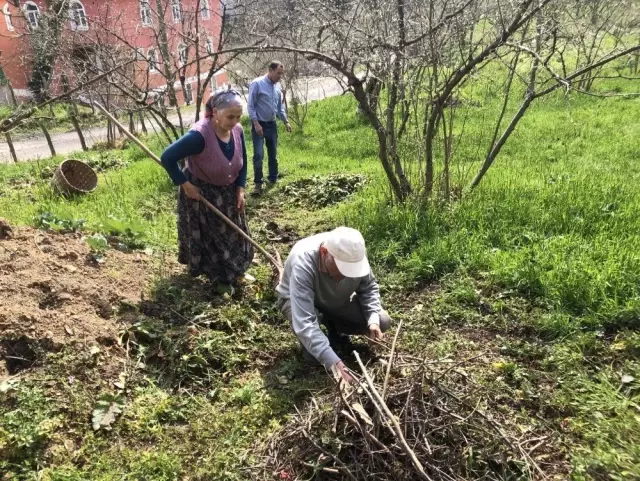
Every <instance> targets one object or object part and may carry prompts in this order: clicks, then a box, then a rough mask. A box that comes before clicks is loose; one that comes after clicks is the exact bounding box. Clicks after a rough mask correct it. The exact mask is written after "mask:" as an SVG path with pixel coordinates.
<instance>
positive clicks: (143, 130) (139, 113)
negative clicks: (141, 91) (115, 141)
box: [138, 111, 148, 134]
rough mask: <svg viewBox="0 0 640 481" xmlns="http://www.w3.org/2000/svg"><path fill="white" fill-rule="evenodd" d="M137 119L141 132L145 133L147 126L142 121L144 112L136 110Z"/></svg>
mask: <svg viewBox="0 0 640 481" xmlns="http://www.w3.org/2000/svg"><path fill="white" fill-rule="evenodd" d="M138 119H139V120H140V130H141V131H142V133H143V134H147V133H148V132H147V126H146V125H145V123H144V114H143V113H142V111H140V112H138Z"/></svg>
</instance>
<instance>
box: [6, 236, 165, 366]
mask: <svg viewBox="0 0 640 481" xmlns="http://www.w3.org/2000/svg"><path fill="white" fill-rule="evenodd" d="M157 264H158V263H157V262H156V261H155V260H154V258H153V257H152V256H150V255H147V254H145V253H143V252H132V253H125V252H120V251H118V250H115V249H109V250H108V251H107V252H106V254H105V255H104V260H103V262H102V263H100V264H98V263H97V262H96V261H95V260H94V259H93V257H92V256H91V254H90V251H89V247H88V245H87V244H86V243H85V242H84V241H83V239H82V235H81V234H77V233H73V234H59V233H52V232H44V231H39V230H36V229H32V228H13V229H12V232H11V233H10V234H9V235H6V236H3V238H0V378H2V377H5V376H7V375H10V374H14V373H16V372H19V371H20V370H21V369H23V368H25V367H29V366H30V365H32V364H33V362H34V360H35V358H36V357H37V351H38V350H41V349H44V350H47V351H51V350H59V349H60V348H62V347H64V346H66V345H79V346H86V345H87V344H95V343H98V344H102V345H110V344H113V343H115V342H117V338H118V337H117V336H118V331H119V330H120V328H121V327H122V326H121V325H120V324H119V321H118V316H117V313H118V311H119V310H121V308H122V307H123V306H126V305H131V304H138V303H140V301H141V299H142V297H143V295H144V292H145V291H146V290H147V289H148V288H149V284H150V282H151V280H152V276H153V275H154V272H157V268H158V265H157ZM164 267H165V268H166V267H167V266H164ZM173 267H174V268H175V265H174V266H173ZM3 359H4V362H1V361H2V360H3Z"/></svg>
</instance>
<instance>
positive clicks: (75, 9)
mask: <svg viewBox="0 0 640 481" xmlns="http://www.w3.org/2000/svg"><path fill="white" fill-rule="evenodd" d="M69 17H70V18H71V29H72V30H89V20H88V19H87V12H86V11H85V9H84V5H82V3H80V2H79V1H78V0H74V1H72V2H70V3H69Z"/></svg>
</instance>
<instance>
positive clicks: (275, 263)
mask: <svg viewBox="0 0 640 481" xmlns="http://www.w3.org/2000/svg"><path fill="white" fill-rule="evenodd" d="M93 104H94V105H95V106H96V107H97V108H98V109H99V110H100V111H101V112H102V113H103V114H104V115H105V116H106V117H107V118H108V119H109V120H111V122H113V123H114V124H115V125H116V126H117V127H118V128H119V129H120V130H121V131H122V132H123V133H124V135H126V136H127V137H128V138H129V139H131V141H132V142H134V143H135V144H136V145H137V146H138V147H140V148H141V149H142V150H143V151H144V152H145V153H146V154H147V155H148V156H149V157H151V158H152V159H153V160H155V161H156V162H157V163H158V164H160V165H162V162H161V161H160V158H159V157H158V156H157V155H156V154H154V153H153V152H152V151H151V149H149V147H147V146H146V145H145V144H144V143H142V142H141V141H140V139H138V137H136V136H135V135H133V134H132V133H131V132H129V131H128V130H127V129H126V128H125V127H124V126H123V125H122V124H121V123H120V122H119V121H118V120H117V119H116V118H115V117H114V116H113V115H112V114H111V113H110V112H109V111H108V110H107V109H105V108H104V107H103V106H102V105H100V104H99V103H98V102H95V101H94V102H93ZM199 201H200V202H202V203H203V204H204V205H206V206H207V208H209V210H211V211H212V212H213V213H214V214H215V215H217V216H218V217H220V219H222V220H223V221H224V222H225V223H226V224H227V225H228V226H229V227H231V228H232V229H233V230H235V231H236V232H237V233H238V234H240V235H241V236H242V237H243V238H244V239H246V240H247V241H248V242H250V243H251V245H253V247H255V248H256V249H258V250H259V251H260V252H261V253H262V255H264V256H265V257H266V258H267V259H268V260H269V262H271V264H273V266H274V267H275V268H276V269H278V274H279V276H280V277H282V271H283V269H282V265H281V264H280V263H279V262H278V261H277V260H276V259H275V258H274V257H273V256H272V255H271V254H269V253H268V252H267V251H266V250H264V248H263V247H262V246H261V245H260V244H258V243H257V242H256V241H254V240H253V239H252V238H251V237H250V236H248V235H247V234H245V232H244V231H243V230H242V229H240V227H238V226H237V225H236V224H235V223H234V222H233V221H232V220H231V219H229V218H228V217H227V216H226V215H224V214H223V213H222V212H220V211H219V210H218V209H216V208H215V207H214V206H213V204H211V202H209V201H208V200H207V199H205V198H204V197H202V196H200V199H199Z"/></svg>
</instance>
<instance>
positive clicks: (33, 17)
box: [24, 2, 40, 29]
mask: <svg viewBox="0 0 640 481" xmlns="http://www.w3.org/2000/svg"><path fill="white" fill-rule="evenodd" d="M24 16H25V17H26V18H27V22H28V23H29V28H31V29H35V28H38V17H40V9H39V8H38V6H37V5H36V4H35V3H33V2H26V3H25V4H24Z"/></svg>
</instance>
